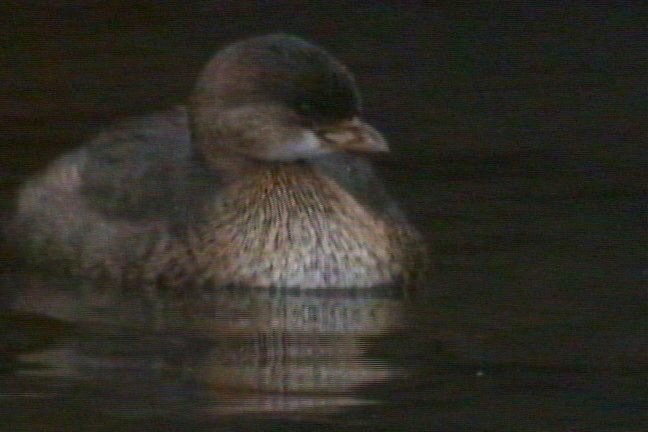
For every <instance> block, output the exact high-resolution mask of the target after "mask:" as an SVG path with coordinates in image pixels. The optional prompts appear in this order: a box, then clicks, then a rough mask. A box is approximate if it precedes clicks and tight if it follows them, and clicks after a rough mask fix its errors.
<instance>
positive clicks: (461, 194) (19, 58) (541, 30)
mask: <svg viewBox="0 0 648 432" xmlns="http://www.w3.org/2000/svg"><path fill="white" fill-rule="evenodd" d="M456 3H457V2H448V3H445V2H434V4H435V5H434V6H426V5H424V2H382V3H380V4H379V3H373V2H335V3H334V4H333V3H332V2H283V1H273V2H245V1H244V2H218V1H186V2H184V1H183V2H180V1H166V2H157V1H155V2H154V1H138V2H126V1H83V2H73V1H51V2H9V3H4V4H3V5H2V6H0V16H2V18H0V20H1V21H0V22H1V24H0V25H1V27H0V38H2V43H1V47H2V52H1V53H0V58H1V59H2V69H1V70H0V74H1V75H0V82H1V83H2V86H1V87H0V92H1V93H0V95H1V96H0V130H1V131H2V154H3V158H2V163H1V165H0V174H1V175H2V177H1V179H2V183H1V184H0V187H1V188H2V192H3V195H2V196H3V198H2V202H1V208H2V210H3V212H4V213H5V214H6V212H7V211H8V210H9V209H10V207H11V202H12V199H13V196H14V191H15V188H16V186H17V185H19V184H20V183H21V182H22V181H24V179H25V177H26V176H27V175H29V174H31V173H32V172H34V171H35V170H37V169H39V168H42V167H44V166H45V165H46V164H47V163H49V162H50V161H51V160H52V159H53V158H55V157H56V155H58V154H60V153H61V152H63V151H64V150H66V149H71V148H74V147H76V146H78V145H79V144H80V143H81V142H82V141H83V140H84V139H85V138H87V137H88V136H90V135H91V133H93V132H94V131H96V130H98V129H100V128H101V126H104V125H107V124H110V123H112V122H113V121H115V120H118V119H120V118H123V117H128V116H131V115H136V114H143V113H146V112H150V111H154V110H158V109H164V108H167V107H170V106H172V105H174V104H178V103H182V102H183V100H184V99H185V98H186V96H187V95H188V93H189V92H190V91H191V88H192V84H193V80H194V78H195V76H196V75H197V73H198V72H199V71H200V69H201V67H202V66H203V65H204V64H205V62H206V61H207V59H208V58H209V57H210V55H212V53H213V52H214V51H215V50H217V49H218V48H219V47H221V46H223V45H224V44H226V43H228V42H230V41H232V40H236V39H238V38H241V37H246V36H250V35H259V34H265V33H270V32H276V31H282V32H288V33H294V34H296V35H299V36H302V37H304V38H306V39H309V40H312V41H314V42H316V43H318V44H320V45H322V46H324V47H326V48H328V49H329V50H330V51H331V52H332V53H334V54H335V55H336V56H337V57H338V58H340V59H341V60H342V61H343V62H344V63H346V64H347V65H348V66H349V68H350V69H351V70H352V71H354V72H355V74H356V76H357V79H358V82H359V84H360V87H361V89H362V91H363V96H364V106H365V112H366V118H367V119H368V120H369V121H370V122H371V123H372V124H374V125H375V126H376V127H377V128H378V129H379V130H381V131H383V132H384V134H385V135H386V136H387V138H388V139H389V141H390V143H391V146H392V148H393V158H392V159H391V160H390V161H388V162H383V163H381V169H382V173H383V175H384V176H385V178H386V179H387V180H388V181H389V184H390V187H391V188H392V189H393V191H394V193H396V194H398V196H399V197H400V199H401V201H403V203H404V205H405V207H406V208H407V209H408V211H409V213H410V215H411V217H412V219H413V220H414V222H415V223H416V224H417V225H418V226H419V227H421V229H422V230H423V232H424V234H425V236H426V238H427V239H428V240H429V242H430V244H431V249H432V253H433V259H434V261H435V263H436V265H437V272H436V273H435V275H434V276H433V277H432V278H431V280H430V283H429V290H428V291H427V292H428V293H429V296H430V304H429V305H428V306H426V308H425V309H423V310H422V311H421V312H420V314H421V320H423V321H422V322H423V324H421V325H422V329H424V330H425V331H421V332H420V334H418V335H416V336H414V339H415V341H416V342H415V343H414V344H413V345H412V344H411V341H410V345H409V346H410V348H408V346H400V347H398V349H400V350H403V351H404V352H409V351H412V350H413V348H411V346H418V347H421V348H420V349H419V350H418V351H416V350H415V349H414V352H413V353H411V352H410V354H408V355H412V356H414V357H417V358H419V359H420V362H421V363H422V364H423V363H425V362H430V364H431V363H433V362H434V360H432V359H431V358H432V357H431V356H432V355H431V354H430V352H431V351H429V352H428V351H426V348H424V347H428V346H429V347H431V346H436V345H435V344H439V343H441V344H443V345H444V346H449V347H450V349H451V351H453V353H454V354H453V355H456V356H458V358H459V359H461V361H462V362H469V363H470V362H476V363H478V364H484V365H496V366H493V368H494V369H493V370H500V371H502V370H504V371H509V372H511V371H512V372H511V373H510V374H508V375H506V373H503V374H504V375H506V377H505V379H504V381H496V382H490V383H489V384H488V385H487V386H483V387H479V388H475V387H469V390H466V389H464V388H463V387H462V390H461V391H459V394H460V395H461V397H459V396H457V399H452V397H451V396H450V395H453V394H454V393H453V390H451V389H450V388H452V389H455V390H456V388H455V387H453V383H450V384H449V383H448V382H447V381H435V379H434V378H432V376H433V375H432V373H430V374H429V375H428V376H427V377H422V378H421V381H420V382H419V383H418V384H413V385H412V388H411V389H408V390H407V392H404V394H406V395H408V394H409V395H412V396H407V397H410V398H411V399H412V401H413V402H412V404H413V405H415V406H416V407H418V409H414V408H413V407H410V408H409V411H408V412H410V414H411V415H412V417H411V418H410V420H409V422H410V423H409V424H410V426H411V428H412V429H414V430H427V429H426V427H424V426H423V425H430V424H436V425H438V427H441V428H443V427H444V426H446V427H447V426H448V425H455V426H456V425H461V427H459V430H466V429H465V428H466V427H469V428H470V427H474V428H476V429H477V430H491V429H488V427H493V428H496V429H492V430H512V428H513V426H511V425H514V424H517V425H519V429H520V430H527V428H528V430H538V429H537V427H540V426H542V427H545V428H546V429H543V430H562V431H564V430H567V429H565V428H572V427H574V428H576V429H574V430H597V431H604V430H624V431H634V430H636V431H639V430H643V428H642V427H641V426H640V422H641V420H640V419H641V417H642V416H641V411H642V408H641V404H640V395H641V394H642V390H641V388H642V387H644V386H642V384H641V382H644V383H645V373H646V357H645V351H644V350H645V333H646V319H645V316H646V304H647V303H646V300H647V299H646V292H645V288H644V286H645V278H646V272H647V270H646V254H645V249H646V243H647V241H646V240H647V236H646V230H645V228H646V219H645V215H646V213H645V210H646V202H645V192H646V191H645V184H646V182H645V180H646V179H645V171H646V168H647V166H648V165H647V163H646V162H647V161H646V151H645V141H646V133H645V117H646V113H645V105H646V100H645V96H646V94H645V89H646V83H645V80H644V76H645V71H646V62H645V59H646V44H645V33H644V32H645V19H644V18H645V14H644V12H645V11H643V10H642V8H641V7H640V5H641V3H642V2H616V3H605V2H552V3H551V4H550V5H546V4H545V3H548V2H526V3H527V4H526V5H521V4H517V3H514V2H494V1H483V2H474V3H473V4H471V5H468V6H466V5H461V6H457V5H456ZM642 33H644V34H642ZM642 36H643V38H642ZM2 256H3V258H4V259H3V261H4V263H5V265H4V266H3V267H4V268H6V269H11V268H12V267H13V262H14V261H13V260H14V257H13V255H12V253H11V252H8V251H4V250H3V255H2ZM408 349H409V351H408ZM430 350H431V348H430ZM498 368H499V369H498ZM642 380H643V381H642ZM408 392H409V393H408ZM462 392H463V393H462ZM448 398H450V399H451V400H452V402H448V400H449V399H448ZM466 398H468V399H469V406H470V407H472V408H471V409H470V410H467V408H465V405H462V407H463V408H462V409H455V408H453V407H454V405H452V403H458V402H457V401H458V400H461V403H465V402H466ZM439 401H444V402H443V403H445V404H446V405H443V403H441V402H439ZM440 413H442V414H440ZM392 414H393V416H394V417H393V419H392V422H393V424H394V425H397V424H400V423H399V421H397V419H398V418H400V417H399V416H401V415H402V412H399V411H398V409H396V408H394V413H392ZM384 424H387V425H388V424H392V423H389V422H387V423H384ZM384 424H383V425H384ZM401 426H402V425H401ZM419 427H420V429H419ZM457 427H458V426H457ZM502 428H504V429H502ZM578 428H583V429H578ZM588 428H589V429H588Z"/></svg>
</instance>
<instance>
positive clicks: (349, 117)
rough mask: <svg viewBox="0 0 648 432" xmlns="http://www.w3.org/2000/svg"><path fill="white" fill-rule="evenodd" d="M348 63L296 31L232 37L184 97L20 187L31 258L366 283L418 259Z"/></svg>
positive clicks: (415, 265)
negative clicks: (372, 161) (374, 155)
mask: <svg viewBox="0 0 648 432" xmlns="http://www.w3.org/2000/svg"><path fill="white" fill-rule="evenodd" d="M359 110H360V108H359V96H358V91H357V89H356V85H355V83H354V80H353V77H352V76H351V74H350V73H349V72H348V71H347V69H346V68H345V67H344V66H343V65H342V64H341V63H340V62H338V61H337V60H336V59H334V58H333V57H332V56H331V55H329V54H328V53H327V52H326V51H324V50H323V49H321V48H319V47H317V46H315V45H312V44H310V43H308V42H305V41H303V40H301V39H299V38H297V37H293V36H287V35H270V36H263V37H256V38H251V39H247V40H243V41H241V42H238V43H234V44H232V45H230V46H228V47H226V48H224V49H223V50H221V51H220V52H218V53H217V54H216V55H215V57H214V58H213V59H212V60H211V61H210V62H209V63H208V64H207V66H206V67H205V69H204V70H203V72H202V74H201V75H200V77H199V79H198V82H197V84H196V86H195V90H194V92H193V94H192V96H191V98H190V100H189V103H188V107H187V108H184V107H178V108H176V109H174V110H171V111H168V112H165V113H161V114H156V115H152V116H149V117H145V118H141V119H137V120H132V121H127V122H125V123H122V124H119V125H117V126H115V127H113V128H111V129H108V130H106V131H104V132H103V133H101V134H99V135H98V136H96V137H95V138H94V139H92V140H91V141H90V142H89V143H88V145H86V146H85V147H82V148H81V149H80V150H77V151H75V152H73V153H71V154H68V155H65V156H63V157H62V158H60V159H59V160H58V161H56V162H54V163H53V164H52V166H50V167H49V168H48V170H47V171H46V172H45V173H44V174H42V175H40V176H38V177H36V178H34V179H32V180H30V181H29V182H28V183H27V184H26V185H25V186H24V187H23V189H22V190H21V192H20V196H19V202H18V212H17V216H16V219H15V221H16V224H15V227H16V228H15V230H14V231H15V232H16V233H19V234H18V237H19V238H20V242H21V243H22V244H23V245H25V246H28V248H29V250H30V251H31V252H32V253H31V256H32V257H40V258H44V259H45V260H46V261H48V262H59V263H65V264H66V266H67V267H68V268H71V269H73V270H75V271H77V272H78V273H80V274H82V275H86V276H92V277H109V278H111V279H114V280H115V281H120V282H124V281H135V280H138V281H139V280H142V281H149V282H150V281H154V282H155V283H164V284H171V285H176V286H181V285H183V284H185V283H196V282H197V283H200V284H205V283H206V284H211V285H213V286H222V285H245V286H256V287H301V288H318V287H340V288H349V287H371V286H375V285H384V284H390V283H399V282H403V281H408V280H410V279H412V278H413V277H414V275H415V274H417V272H418V271H419V270H420V265H421V262H422V261H423V257H422V255H423V252H422V250H423V248H422V246H421V242H420V238H419V235H418V234H417V233H416V232H415V230H414V229H413V228H412V227H411V226H410V225H409V224H408V223H407V222H406V220H405V218H404V217H403V215H402V213H401V212H400V211H399V209H398V208H397V206H396V205H395V204H394V203H393V202H392V201H391V200H390V198H389V197H388V196H387V195H386V193H385V191H384V189H383V187H382V185H381V184H380V182H379V181H378V179H377V177H376V176H375V174H374V173H373V171H372V169H371V166H370V165H369V163H368V162H367V161H366V160H365V159H364V158H363V157H362V154H366V153H368V152H384V151H387V144H386V142H385V140H384V139H383V137H382V136H381V135H380V133H378V132H377V131H376V130H374V129H373V128H372V127H371V126H369V125H368V124H366V123H364V122H363V121H361V120H360V119H359V117H358V116H359Z"/></svg>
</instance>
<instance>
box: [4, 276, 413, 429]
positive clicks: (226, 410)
mask: <svg viewBox="0 0 648 432" xmlns="http://www.w3.org/2000/svg"><path fill="white" fill-rule="evenodd" d="M51 287H52V285H43V286H42V289H43V291H47V292H42V293H37V292H35V291H34V290H35V289H36V288H37V285H33V286H32V290H31V291H30V290H22V291H21V293H22V295H23V297H22V298H20V297H17V298H16V299H15V302H14V309H20V310H22V311H25V312H31V313H34V312H37V313H39V314H46V313H48V311H47V308H48V305H49V306H50V307H51V308H52V310H50V311H49V314H50V315H58V318H61V319H63V320H66V321H75V323H76V324H77V326H78V329H82V330H81V331H80V332H79V330H78V329H77V330H75V331H73V332H71V334H72V335H74V337H75V338H78V340H75V341H74V342H73V343H70V344H67V343H66V344H65V346H64V347H61V346H60V345H57V346H56V348H53V349H50V350H46V351H42V352H31V353H25V354H23V355H22V356H21V357H20V360H22V361H32V362H33V361H38V362H39V363H40V364H46V365H48V366H49V368H48V369H39V371H38V373H39V374H51V375H54V376H58V377H60V376H68V377H83V379H84V380H86V382H87V380H90V381H89V382H90V384H91V385H92V386H97V384H100V386H103V387H104V388H103V389H102V394H111V388H112V387H115V386H118V387H119V389H118V388H117V387H115V389H116V390H118V391H123V389H121V387H122V386H123V385H125V384H124V383H125V382H132V383H135V384H133V385H135V386H138V387H141V388H149V389H151V388H152V389H155V387H156V386H157V385H160V386H161V387H164V388H168V384H164V385H161V384H158V382H157V380H158V379H159V377H157V376H158V375H159V374H163V375H164V376H165V377H166V378H165V382H166V380H168V377H169V375H170V374H171V376H173V375H174V374H177V377H178V379H179V380H180V381H181V382H182V385H181V388H182V390H178V388H176V389H175V390H174V391H177V392H178V393H180V394H185V393H187V394H188V393H191V394H195V393H196V392H197V393H199V394H201V395H202V396H201V398H200V399H201V402H200V404H195V403H194V402H195V401H187V403H188V404H189V405H190V406H191V409H196V410H197V411H198V412H197V413H196V415H206V416H209V417H211V416H213V415H217V416H221V415H236V414H240V413H259V414H262V415H269V414H272V415H280V416H281V415H295V414H299V415H308V414H311V413H323V412H325V413H331V412H335V411H338V410H339V409H342V408H345V407H349V406H357V405H365V404H375V403H379V402H380V401H378V400H372V399H371V398H369V397H365V396H362V395H361V394H360V393H359V392H360V391H361V389H363V388H366V387H367V386H371V385H372V384H379V383H384V382H386V381H389V380H391V379H393V378H396V377H401V376H402V375H403V374H404V371H403V370H402V369H400V368H397V367H394V366H392V365H390V364H388V363H387V362H385V361H381V360H380V359H376V358H371V357H369V355H368V350H370V349H371V347H372V346H374V343H375V342H377V341H379V340H380V337H381V336H382V335H386V334H390V333H393V332H396V331H398V330H399V329H401V328H402V327H401V326H402V325H404V324H403V309H404V307H406V305H407V303H408V300H407V299H406V296H405V295H404V294H403V293H404V292H403V291H402V290H399V289H396V288H393V289H392V288H379V289H375V290H366V289H365V290H351V289H344V290H342V289H338V290H331V289H327V290H312V289H309V290H299V289H289V290H286V289H273V290H268V289H243V288H237V289H227V288H223V289H219V290H214V291H211V292H209V293H207V292H203V293H202V295H201V297H200V298H198V297H185V298H183V299H181V300H179V299H177V298H175V299H173V300H169V299H162V298H160V299H159V300H160V301H159V304H156V305H152V304H151V303H150V298H147V299H142V298H141V297H137V296H132V295H131V293H132V291H131V293H128V294H125V293H124V291H123V290H118V289H111V288H101V287H99V286H98V285H94V286H93V287H91V288H89V289H86V290H81V291H84V294H82V295H79V292H80V291H79V290H78V289H69V290H68V291H67V294H65V290H52V289H51ZM48 296H49V298H48ZM30 302H31V303H32V304H30ZM143 317H148V319H147V320H146V322H144V321H143ZM67 336H70V335H67ZM122 374H126V375H127V377H125V378H124V377H123V375H122ZM120 376H121V377H122V378H119V377H120ZM106 377H111V378H110V379H108V380H106ZM156 377H157V378H156ZM151 391H153V392H155V390H151ZM160 391H161V392H163V391H167V392H168V389H167V390H160ZM136 394H137V391H133V392H131V394H130V395H129V397H131V398H132V397H135V398H136V397H137V396H136ZM156 397H159V396H156ZM173 397H174V398H177V395H174V396H173ZM174 400H175V399H174ZM106 402H107V403H114V401H106ZM139 402H141V403H144V404H151V403H152V402H151V401H150V400H148V399H147V396H142V400H140V401H139ZM175 403H177V401H176V402H174V404H175ZM131 405H137V402H133V401H131V402H129V406H131Z"/></svg>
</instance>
